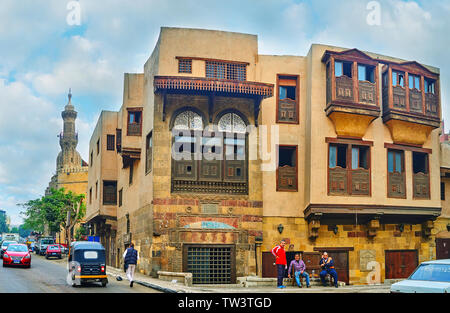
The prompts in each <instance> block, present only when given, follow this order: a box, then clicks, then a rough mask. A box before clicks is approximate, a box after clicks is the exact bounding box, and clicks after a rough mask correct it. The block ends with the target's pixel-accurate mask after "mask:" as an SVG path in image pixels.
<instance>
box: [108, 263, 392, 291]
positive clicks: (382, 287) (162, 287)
mask: <svg viewBox="0 0 450 313" xmlns="http://www.w3.org/2000/svg"><path fill="white" fill-rule="evenodd" d="M107 273H108V275H110V276H112V277H114V279H116V277H117V276H120V277H122V279H123V280H127V276H126V274H125V272H124V271H123V270H121V269H118V268H114V267H111V266H108V267H107ZM134 279H135V280H134V282H135V283H136V284H140V285H143V286H146V287H149V288H153V289H156V290H159V291H162V292H165V293H389V292H390V287H391V286H390V285H389V284H377V285H370V286H369V285H361V286H344V287H339V288H334V287H322V286H320V287H319V286H313V287H311V288H298V287H293V286H287V287H286V288H285V289H277V288H276V287H250V288H244V287H240V286H238V285H213V286H211V285H202V286H193V287H187V286H185V285H184V284H181V283H173V282H169V281H163V280H159V279H156V278H153V277H150V276H147V275H144V274H141V273H138V272H136V273H135V274H134Z"/></svg>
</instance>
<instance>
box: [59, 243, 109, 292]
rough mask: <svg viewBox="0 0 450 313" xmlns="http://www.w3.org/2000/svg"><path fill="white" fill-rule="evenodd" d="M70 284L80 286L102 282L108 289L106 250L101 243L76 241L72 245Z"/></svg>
mask: <svg viewBox="0 0 450 313" xmlns="http://www.w3.org/2000/svg"><path fill="white" fill-rule="evenodd" d="M67 259H68V270H69V275H68V282H69V283H70V284H71V285H72V286H77V285H78V286H80V285H82V284H83V283H85V282H101V284H102V287H106V284H107V283H108V277H107V275H106V255H105V248H104V247H103V246H102V245H101V244H100V243H99V242H92V241H75V242H73V243H72V244H71V245H70V249H69V257H68V258H67Z"/></svg>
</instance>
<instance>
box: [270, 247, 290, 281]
mask: <svg viewBox="0 0 450 313" xmlns="http://www.w3.org/2000/svg"><path fill="white" fill-rule="evenodd" d="M285 245H286V241H284V240H281V242H280V244H279V245H278V246H275V247H274V248H273V249H272V254H273V255H274V257H275V259H276V260H275V264H276V265H277V272H278V280H277V288H280V289H281V288H286V286H283V279H284V271H285V270H286V269H287V262H286V252H285V251H284V246H285Z"/></svg>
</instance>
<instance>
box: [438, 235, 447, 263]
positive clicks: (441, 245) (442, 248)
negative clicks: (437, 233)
mask: <svg viewBox="0 0 450 313" xmlns="http://www.w3.org/2000/svg"><path fill="white" fill-rule="evenodd" d="M436 259H438V260H442V259H450V238H436Z"/></svg>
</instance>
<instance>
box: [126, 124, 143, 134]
mask: <svg viewBox="0 0 450 313" xmlns="http://www.w3.org/2000/svg"><path fill="white" fill-rule="evenodd" d="M127 135H128V136H140V135H141V123H130V124H128V129H127Z"/></svg>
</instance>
